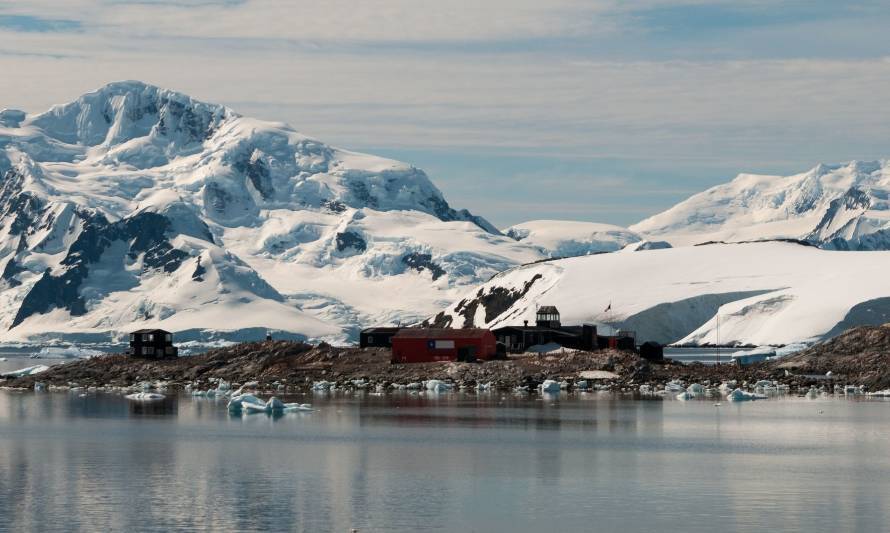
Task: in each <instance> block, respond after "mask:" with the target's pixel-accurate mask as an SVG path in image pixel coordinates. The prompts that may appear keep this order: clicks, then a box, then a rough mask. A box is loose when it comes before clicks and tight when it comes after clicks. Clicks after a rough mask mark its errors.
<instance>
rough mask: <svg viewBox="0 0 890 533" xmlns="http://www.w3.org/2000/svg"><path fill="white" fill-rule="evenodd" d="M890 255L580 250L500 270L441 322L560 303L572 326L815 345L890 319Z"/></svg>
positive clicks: (482, 320) (739, 247)
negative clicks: (578, 254)
mask: <svg viewBox="0 0 890 533" xmlns="http://www.w3.org/2000/svg"><path fill="white" fill-rule="evenodd" d="M888 264H890V252H888V251H881V252H870V253H850V252H840V251H827V250H822V249H819V248H817V247H814V246H807V245H802V244H795V243H783V242H764V243H749V244H711V245H707V246H688V247H681V248H672V249H662V250H643V251H638V252H636V253H612V254H599V255H591V256H587V257H575V258H570V259H560V260H554V261H545V262H540V263H536V264H532V265H526V266H521V267H517V268H513V269H511V270H508V271H506V272H503V273H501V274H498V275H497V276H495V277H494V278H492V279H491V280H490V281H488V282H486V283H484V284H482V285H481V286H480V287H477V288H474V289H472V290H471V291H468V292H467V294H465V295H464V297H463V298H462V299H460V300H457V301H456V303H454V304H453V305H451V306H450V307H448V308H447V309H446V310H445V311H443V312H441V313H439V314H438V315H437V316H436V317H435V318H433V319H432V320H431V322H433V323H435V324H437V325H439V326H444V325H450V326H452V327H465V326H483V327H495V326H498V325H510V324H512V325H516V324H522V323H523V320H529V321H530V322H532V323H533V322H534V315H535V309H536V306H539V305H555V306H556V307H557V308H559V310H560V312H561V314H562V322H563V323H564V324H567V325H571V324H581V323H584V322H593V323H600V324H603V323H608V324H612V325H615V326H617V327H620V328H622V329H631V330H636V331H637V333H638V336H637V339H638V340H640V341H645V340H657V341H660V342H664V343H669V342H675V343H681V344H689V345H704V344H712V345H713V344H718V343H719V344H724V345H726V344H736V345H764V344H773V345H783V344H790V343H795V342H812V341H815V340H818V339H821V338H824V337H828V336H833V335H835V334H837V333H839V332H841V331H843V330H845V329H847V328H848V327H851V326H854V325H864V324H883V323H887V322H890V276H887V275H886V270H887V265H888ZM607 309H608V311H606V310H607Z"/></svg>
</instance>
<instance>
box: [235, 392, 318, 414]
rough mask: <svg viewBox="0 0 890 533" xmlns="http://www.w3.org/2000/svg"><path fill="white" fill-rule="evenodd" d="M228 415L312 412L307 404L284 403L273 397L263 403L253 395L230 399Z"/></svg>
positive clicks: (242, 395) (310, 406)
mask: <svg viewBox="0 0 890 533" xmlns="http://www.w3.org/2000/svg"><path fill="white" fill-rule="evenodd" d="M228 409H229V413H232V414H237V413H244V414H253V413H286V412H290V411H314V409H312V405H311V404H308V403H284V402H282V401H281V400H279V399H278V398H276V397H275V396H272V397H271V398H269V400H268V401H267V402H263V401H262V400H261V399H259V398H257V397H256V396H254V395H253V394H241V395H239V396H234V397H232V399H231V400H229V404H228Z"/></svg>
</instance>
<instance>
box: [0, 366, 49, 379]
mask: <svg viewBox="0 0 890 533" xmlns="http://www.w3.org/2000/svg"><path fill="white" fill-rule="evenodd" d="M47 370H49V367H48V366H46V365H34V366H28V367H25V368H20V369H18V370H13V371H12V372H4V373H3V374H0V376H3V377H5V378H22V377H25V376H33V375H34V374H39V373H41V372H46V371H47Z"/></svg>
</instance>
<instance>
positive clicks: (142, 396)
mask: <svg viewBox="0 0 890 533" xmlns="http://www.w3.org/2000/svg"><path fill="white" fill-rule="evenodd" d="M124 398H126V399H128V400H133V401H136V402H152V401H156V400H163V399H164V398H166V396H164V395H163V394H159V393H157V392H135V393H133V394H127V395H126V396H124Z"/></svg>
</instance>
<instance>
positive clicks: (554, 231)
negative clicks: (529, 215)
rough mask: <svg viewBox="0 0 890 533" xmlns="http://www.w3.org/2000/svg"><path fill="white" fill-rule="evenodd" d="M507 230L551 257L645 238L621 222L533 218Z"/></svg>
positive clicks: (590, 251)
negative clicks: (600, 222) (616, 224)
mask: <svg viewBox="0 0 890 533" xmlns="http://www.w3.org/2000/svg"><path fill="white" fill-rule="evenodd" d="M503 231H504V234H505V235H507V236H508V237H512V238H514V239H516V240H517V241H520V242H522V243H525V244H529V245H531V246H534V247H535V248H537V249H538V250H540V251H541V253H542V254H544V255H546V256H547V257H575V256H579V255H589V254H597V253H603V252H614V251H617V250H620V249H622V248H624V247H625V246H627V245H629V244H635V243H639V242H640V241H642V240H643V239H642V237H640V236H639V235H638V234H637V233H634V232H633V231H630V230H628V229H626V228H622V227H621V226H613V225H611V224H597V223H595V222H578V221H571V220H533V221H530V222H524V223H522V224H517V225H515V226H511V227H509V228H507V229H505V230H503Z"/></svg>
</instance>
